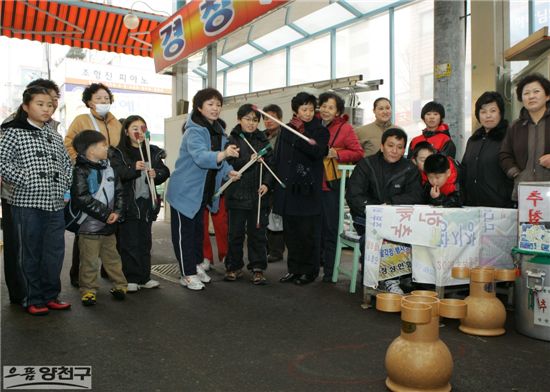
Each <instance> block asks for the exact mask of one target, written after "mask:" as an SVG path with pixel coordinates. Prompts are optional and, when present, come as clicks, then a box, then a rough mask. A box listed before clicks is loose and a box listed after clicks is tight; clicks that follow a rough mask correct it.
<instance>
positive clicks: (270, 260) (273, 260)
mask: <svg viewBox="0 0 550 392" xmlns="http://www.w3.org/2000/svg"><path fill="white" fill-rule="evenodd" d="M282 260H283V257H282V256H271V255H267V262H268V263H276V262H277V261H282Z"/></svg>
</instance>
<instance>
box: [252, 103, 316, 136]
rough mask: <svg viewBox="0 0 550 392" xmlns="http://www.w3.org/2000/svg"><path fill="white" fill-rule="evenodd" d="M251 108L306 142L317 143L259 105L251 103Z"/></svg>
mask: <svg viewBox="0 0 550 392" xmlns="http://www.w3.org/2000/svg"><path fill="white" fill-rule="evenodd" d="M252 109H254V110H257V111H258V112H260V113H261V114H263V115H264V116H266V117H269V118H270V119H272V120H273V121H275V122H276V123H277V124H279V125H280V126H281V127H283V128H285V129H287V130H289V131H290V132H292V133H293V134H295V135H296V136H298V137H300V138H302V139H304V140H305V141H306V142H308V143H309V144H311V145H312V146H313V145H315V144H317V142H316V141H315V140H313V139H310V138H308V137H307V136H305V135H302V134H301V133H300V132H298V131H297V130H295V129H294V128H291V127H289V126H288V125H286V124H285V123H284V122H282V121H281V120H279V119H278V118H275V117H273V116H272V115H270V114H268V113H266V112H264V111H263V110H262V109H260V108H259V107H257V106H256V105H252Z"/></svg>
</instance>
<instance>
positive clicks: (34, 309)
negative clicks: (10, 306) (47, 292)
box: [27, 305, 50, 316]
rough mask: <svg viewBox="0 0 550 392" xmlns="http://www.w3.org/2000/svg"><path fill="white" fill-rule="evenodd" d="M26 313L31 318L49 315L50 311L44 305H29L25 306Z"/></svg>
mask: <svg viewBox="0 0 550 392" xmlns="http://www.w3.org/2000/svg"><path fill="white" fill-rule="evenodd" d="M27 312H29V314H32V315H33V316H44V315H46V314H48V313H50V310H49V309H48V308H47V307H46V306H44V305H29V306H27Z"/></svg>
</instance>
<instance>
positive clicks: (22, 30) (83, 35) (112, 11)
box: [0, 0, 166, 57]
mask: <svg viewBox="0 0 550 392" xmlns="http://www.w3.org/2000/svg"><path fill="white" fill-rule="evenodd" d="M129 11H130V10H128V9H126V8H122V7H114V6H110V5H105V4H98V3H93V2H88V1H74V0H57V1H37V0H17V1H0V15H1V16H0V34H1V35H4V36H6V37H11V38H20V39H28V40H33V41H41V42H48V43H52V44H60V45H68V46H72V47H78V48H87V49H97V50H104V51H109V52H116V53H125V54H131V55H137V56H146V57H152V55H153V52H152V46H151V37H150V34H149V32H150V31H152V30H154V29H155V28H156V27H157V25H158V24H159V22H160V21H163V20H164V19H166V17H165V16H162V15H155V14H150V13H146V12H141V11H134V14H136V15H137V16H138V17H139V19H140V23H139V25H138V27H137V28H136V29H134V30H128V29H127V28H126V26H124V23H123V18H124V16H125V15H126V14H127V13H128V12H129Z"/></svg>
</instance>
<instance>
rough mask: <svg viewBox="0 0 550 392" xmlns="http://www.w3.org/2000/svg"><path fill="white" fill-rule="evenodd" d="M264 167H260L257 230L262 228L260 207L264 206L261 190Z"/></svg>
mask: <svg viewBox="0 0 550 392" xmlns="http://www.w3.org/2000/svg"><path fill="white" fill-rule="evenodd" d="M263 167H264V166H263V165H260V186H259V187H258V216H257V218H256V228H257V229H259V228H260V207H261V204H262V194H261V193H260V188H261V187H262V169H263Z"/></svg>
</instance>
